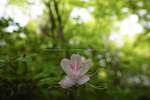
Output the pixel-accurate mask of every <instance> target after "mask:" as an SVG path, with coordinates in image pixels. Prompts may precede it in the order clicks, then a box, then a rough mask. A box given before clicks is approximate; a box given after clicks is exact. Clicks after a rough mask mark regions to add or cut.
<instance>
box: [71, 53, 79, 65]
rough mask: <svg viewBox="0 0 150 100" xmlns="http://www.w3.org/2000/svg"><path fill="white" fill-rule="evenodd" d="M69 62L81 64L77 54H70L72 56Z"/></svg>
mask: <svg viewBox="0 0 150 100" xmlns="http://www.w3.org/2000/svg"><path fill="white" fill-rule="evenodd" d="M71 62H72V63H73V62H79V63H81V57H80V55H79V54H77V55H75V54H72V56H71Z"/></svg>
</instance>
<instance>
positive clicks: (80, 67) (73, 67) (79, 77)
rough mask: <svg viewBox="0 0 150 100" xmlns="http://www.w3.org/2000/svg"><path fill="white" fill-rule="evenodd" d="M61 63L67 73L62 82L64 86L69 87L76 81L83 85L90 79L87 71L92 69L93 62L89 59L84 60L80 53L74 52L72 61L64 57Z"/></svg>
mask: <svg viewBox="0 0 150 100" xmlns="http://www.w3.org/2000/svg"><path fill="white" fill-rule="evenodd" d="M60 64H61V66H62V68H63V70H64V71H65V72H66V74H67V76H66V77H64V78H63V79H62V80H61V82H60V86H61V87H62V88H69V87H71V86H73V85H74V84H75V83H77V84H79V85H81V84H84V83H85V82H87V81H88V80H89V79H90V78H89V76H87V75H85V73H87V71H88V70H89V69H90V66H91V62H90V61H89V60H85V61H83V62H82V61H81V57H80V55H79V54H77V55H75V54H73V55H72V56H71V61H70V60H68V59H63V60H62V61H61V63H60Z"/></svg>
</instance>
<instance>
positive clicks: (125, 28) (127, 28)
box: [121, 15, 143, 36]
mask: <svg viewBox="0 0 150 100" xmlns="http://www.w3.org/2000/svg"><path fill="white" fill-rule="evenodd" d="M137 21H138V16H137V15H131V16H130V18H129V19H124V20H123V21H122V22H121V34H122V35H129V36H134V35H135V34H136V33H141V32H142V31H143V29H142V26H141V25H140V24H138V22H137Z"/></svg>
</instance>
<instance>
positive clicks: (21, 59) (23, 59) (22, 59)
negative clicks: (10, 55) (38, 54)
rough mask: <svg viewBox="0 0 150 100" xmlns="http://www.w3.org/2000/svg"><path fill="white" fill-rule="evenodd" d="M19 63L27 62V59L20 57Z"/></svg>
mask: <svg viewBox="0 0 150 100" xmlns="http://www.w3.org/2000/svg"><path fill="white" fill-rule="evenodd" d="M18 60H19V61H22V62H26V58H25V57H20V58H18Z"/></svg>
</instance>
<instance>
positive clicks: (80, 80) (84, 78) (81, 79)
mask: <svg viewBox="0 0 150 100" xmlns="http://www.w3.org/2000/svg"><path fill="white" fill-rule="evenodd" d="M89 79H90V78H89V76H87V75H83V76H79V77H78V78H77V80H76V83H78V84H80V85H81V84H84V83H85V82H87V81H88V80H89Z"/></svg>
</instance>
